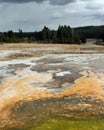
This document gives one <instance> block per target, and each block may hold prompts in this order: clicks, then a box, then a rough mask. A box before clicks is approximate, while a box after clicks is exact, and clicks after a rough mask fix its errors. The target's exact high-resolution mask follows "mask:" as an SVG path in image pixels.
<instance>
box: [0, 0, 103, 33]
mask: <svg viewBox="0 0 104 130" xmlns="http://www.w3.org/2000/svg"><path fill="white" fill-rule="evenodd" d="M102 24H104V0H0V31H8V30H13V31H18V29H19V28H20V29H22V30H23V31H36V30H41V29H42V28H43V26H44V25H46V26H48V27H49V28H51V29H57V27H58V25H70V26H71V27H78V26H87V25H102Z"/></svg>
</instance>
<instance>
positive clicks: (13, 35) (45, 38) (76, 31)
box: [0, 25, 104, 44]
mask: <svg viewBox="0 0 104 130" xmlns="http://www.w3.org/2000/svg"><path fill="white" fill-rule="evenodd" d="M87 38H92V39H93V38H95V39H102V40H103V41H104V26H87V27H78V28H71V27H70V26H66V25H64V26H61V25H59V27H58V29H57V30H50V29H49V28H48V27H46V26H44V28H43V29H42V30H41V31H38V32H23V31H22V29H19V30H18V32H13V31H12V30H10V31H8V32H3V33H0V43H3V42H6V43H13V42H14V43H21V42H28V43H32V42H35V43H64V44H74V43H77V44H79V43H85V42H86V39H87Z"/></svg>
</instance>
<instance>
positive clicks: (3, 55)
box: [0, 44, 104, 129]
mask: <svg viewBox="0 0 104 130" xmlns="http://www.w3.org/2000/svg"><path fill="white" fill-rule="evenodd" d="M91 47H92V48H94V46H91ZM72 48H77V49H75V50H76V51H75V52H76V53H77V54H73V53H75V52H74V51H73V50H71V49H72ZM78 48H79V49H78ZM81 48H85V49H81ZM88 48H89V46H83V45H82V46H78V45H75V46H73V45H72V46H68V45H31V44H30V45H25V44H21V45H20V46H17V45H14V44H11V45H1V50H0V128H1V129H8V128H12V127H14V128H16V127H24V126H26V125H31V123H32V122H36V124H37V123H39V122H42V121H44V120H46V119H47V118H48V117H64V118H78V119H79V118H81V119H82V118H100V117H104V54H103V53H101V52H100V50H101V51H103V49H104V48H103V47H100V46H95V49H89V50H86V49H88ZM96 48H97V49H96ZM99 48H100V49H99ZM96 51H97V52H98V53H95V52H96ZM88 52H90V53H91V54H82V53H88ZM80 53H81V54H80Z"/></svg>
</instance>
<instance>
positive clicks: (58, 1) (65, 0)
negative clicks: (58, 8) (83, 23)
mask: <svg viewBox="0 0 104 130" xmlns="http://www.w3.org/2000/svg"><path fill="white" fill-rule="evenodd" d="M46 1H48V2H49V3H50V4H51V5H66V4H69V3H73V2H75V1H77V0H0V2H1V3H29V2H36V3H42V2H46Z"/></svg>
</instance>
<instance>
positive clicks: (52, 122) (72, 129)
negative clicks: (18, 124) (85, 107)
mask: <svg viewBox="0 0 104 130" xmlns="http://www.w3.org/2000/svg"><path fill="white" fill-rule="evenodd" d="M12 130H104V119H86V120H67V119H49V120H48V121H47V122H45V123H43V124H40V125H38V127H36V126H34V125H33V127H30V128H25V129H23V128H22V129H16V128H15V129H12Z"/></svg>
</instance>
